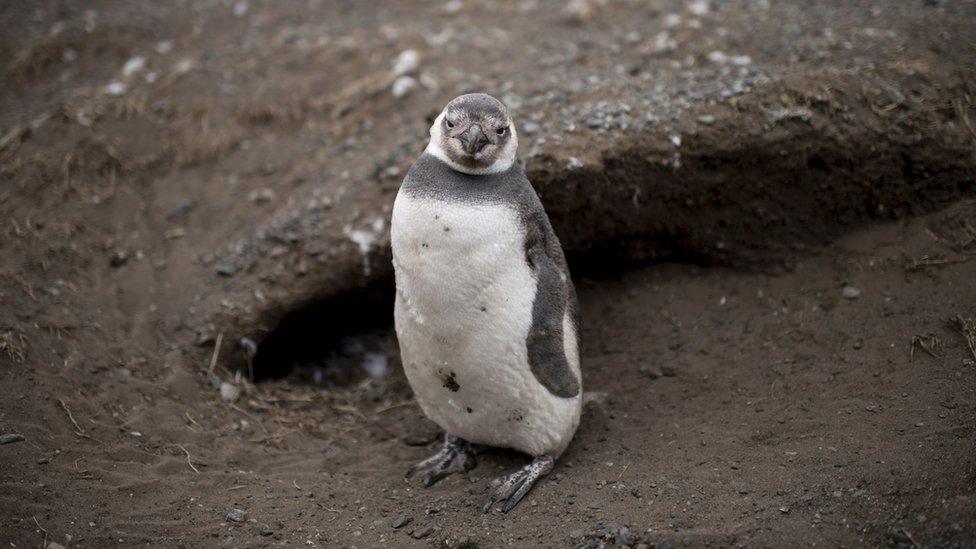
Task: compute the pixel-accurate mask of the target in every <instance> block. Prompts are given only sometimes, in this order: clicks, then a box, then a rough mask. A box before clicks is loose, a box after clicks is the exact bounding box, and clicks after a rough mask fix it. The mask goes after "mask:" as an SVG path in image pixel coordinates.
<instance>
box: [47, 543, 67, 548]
mask: <svg viewBox="0 0 976 549" xmlns="http://www.w3.org/2000/svg"><path fill="white" fill-rule="evenodd" d="M47 549H64V545H61V544H60V543H58V542H56V541H52V542H51V543H48V544H47Z"/></svg>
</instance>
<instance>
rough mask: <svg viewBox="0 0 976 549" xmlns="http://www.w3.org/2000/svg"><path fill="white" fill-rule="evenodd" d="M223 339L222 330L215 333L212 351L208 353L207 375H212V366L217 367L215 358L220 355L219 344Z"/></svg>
mask: <svg viewBox="0 0 976 549" xmlns="http://www.w3.org/2000/svg"><path fill="white" fill-rule="evenodd" d="M223 341H224V334H223V332H221V333H219V334H217V342H216V343H215V344H214V352H213V354H212V355H210V367H209V368H207V375H208V376H209V375H213V372H214V368H216V367H217V359H218V358H219V357H220V344H221V343H222V342H223Z"/></svg>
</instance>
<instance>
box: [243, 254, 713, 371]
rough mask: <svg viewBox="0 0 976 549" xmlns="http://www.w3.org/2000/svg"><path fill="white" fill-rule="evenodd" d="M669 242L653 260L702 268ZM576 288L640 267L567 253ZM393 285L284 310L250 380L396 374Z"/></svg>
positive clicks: (609, 257)
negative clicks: (663, 253) (669, 246)
mask: <svg viewBox="0 0 976 549" xmlns="http://www.w3.org/2000/svg"><path fill="white" fill-rule="evenodd" d="M682 250H683V247H682V246H680V245H679V244H677V243H675V245H674V246H673V250H672V252H671V253H670V254H668V255H667V256H664V257H659V258H657V259H659V260H661V259H666V260H668V261H677V262H683V263H691V264H697V265H701V266H708V265H710V264H714V262H710V261H708V260H707V259H705V258H704V257H702V256H701V255H700V254H698V255H696V254H687V253H682ZM567 259H568V260H569V263H570V271H571V272H572V273H573V279H574V280H575V281H576V283H577V289H579V288H580V286H581V282H582V281H583V280H589V281H599V280H607V279H614V278H618V277H620V276H622V275H624V274H625V273H626V272H628V271H630V270H632V269H635V268H638V267H640V266H646V265H647V264H648V263H649V261H648V259H647V258H640V259H634V258H632V257H629V255H628V254H627V253H622V252H621V250H617V249H609V248H608V249H604V250H602V251H591V252H587V253H579V252H576V253H572V252H570V253H567ZM394 293H395V287H394V284H393V278H392V277H389V278H388V279H384V280H382V281H380V282H378V283H374V284H373V285H371V286H369V287H366V288H360V289H357V290H353V291H349V292H345V293H343V294H342V295H340V296H338V297H335V298H333V299H329V300H325V301H322V302H317V303H313V304H310V305H308V306H305V307H303V308H300V309H296V310H294V311H292V312H290V313H288V314H286V315H285V316H284V317H283V318H282V320H281V321H280V322H279V323H278V325H277V326H276V327H275V328H274V330H273V331H272V332H270V333H269V334H268V335H267V336H266V337H265V338H264V339H263V340H262V341H261V342H260V343H259V344H258V350H257V354H256V355H255V357H254V361H253V363H252V368H253V375H254V378H253V379H254V381H255V382H262V381H269V380H278V379H287V380H288V381H290V382H295V383H301V384H311V385H315V386H326V387H347V386H351V385H354V384H357V383H359V382H361V381H364V380H366V379H369V378H373V379H374V380H382V379H384V378H387V377H388V376H392V377H393V378H399V377H401V372H400V363H399V347H398V345H397V341H396V335H395V333H394V330H393V298H394Z"/></svg>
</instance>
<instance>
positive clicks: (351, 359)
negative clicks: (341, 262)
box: [252, 279, 398, 386]
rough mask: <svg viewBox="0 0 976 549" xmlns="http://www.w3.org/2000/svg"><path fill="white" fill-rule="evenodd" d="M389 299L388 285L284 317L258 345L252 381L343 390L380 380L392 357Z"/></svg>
mask: <svg viewBox="0 0 976 549" xmlns="http://www.w3.org/2000/svg"><path fill="white" fill-rule="evenodd" d="M393 296H394V286H393V280H392V279H390V280H385V281H382V282H381V283H378V284H375V285H373V286H370V287H366V288H360V289H357V290H353V291H349V292H345V293H343V294H342V295H340V296H338V297H336V298H334V299H329V300H326V301H322V302H317V303H312V304H310V305H308V306H306V307H303V308H300V309H297V310H295V311H292V312H290V313H288V314H286V315H285V316H284V317H283V318H282V319H281V322H279V324H278V326H277V327H276V328H275V329H274V330H273V331H272V332H271V333H269V334H268V335H267V336H266V337H265V338H264V340H263V341H261V343H260V344H259V345H258V349H257V354H255V356H254V360H253V362H252V372H253V376H254V381H255V382H262V381H268V380H274V379H283V378H288V379H289V380H290V381H295V382H300V383H309V384H312V385H316V386H346V385H351V384H354V383H357V382H359V381H361V380H364V379H367V378H369V377H372V378H377V379H378V378H384V377H386V376H387V375H388V374H389V373H390V371H391V370H392V368H394V367H395V366H396V365H395V364H393V362H394V361H395V360H394V359H395V357H396V356H397V354H398V353H397V348H396V338H395V336H394V334H393Z"/></svg>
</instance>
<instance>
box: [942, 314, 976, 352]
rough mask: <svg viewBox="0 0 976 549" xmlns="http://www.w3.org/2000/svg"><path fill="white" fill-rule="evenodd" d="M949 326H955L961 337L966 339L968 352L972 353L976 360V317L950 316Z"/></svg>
mask: <svg viewBox="0 0 976 549" xmlns="http://www.w3.org/2000/svg"><path fill="white" fill-rule="evenodd" d="M948 324H949V326H951V327H953V328H955V329H956V330H957V331H958V332H959V334H960V335H962V337H963V339H965V340H966V346H967V347H969V354H971V355H973V360H976V318H965V317H963V316H962V315H956V317H955V318H950V319H949V320H948Z"/></svg>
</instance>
